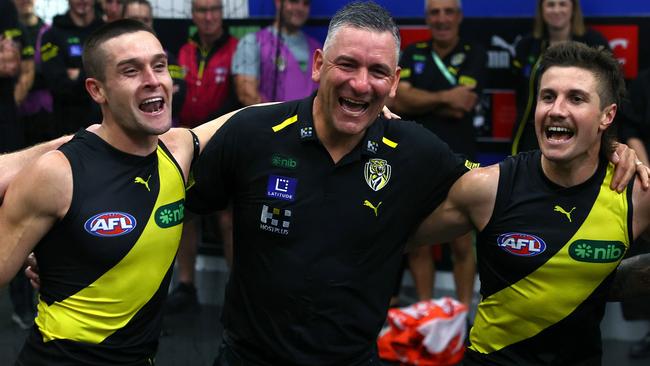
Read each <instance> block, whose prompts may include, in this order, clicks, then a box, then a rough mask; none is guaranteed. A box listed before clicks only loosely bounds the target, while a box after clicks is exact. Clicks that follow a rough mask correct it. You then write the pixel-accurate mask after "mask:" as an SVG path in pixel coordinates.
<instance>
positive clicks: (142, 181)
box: [133, 174, 151, 192]
mask: <svg viewBox="0 0 650 366" xmlns="http://www.w3.org/2000/svg"><path fill="white" fill-rule="evenodd" d="M149 179H151V174H150V175H149V178H147V180H144V179H142V178H140V177H135V180H134V181H133V183H140V184H142V185H144V187H145V188H146V189H147V191H149V192H151V190H150V189H149Z"/></svg>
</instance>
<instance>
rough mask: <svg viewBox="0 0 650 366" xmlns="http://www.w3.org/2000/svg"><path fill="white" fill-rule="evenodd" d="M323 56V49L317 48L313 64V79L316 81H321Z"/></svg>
mask: <svg viewBox="0 0 650 366" xmlns="http://www.w3.org/2000/svg"><path fill="white" fill-rule="evenodd" d="M323 57H324V55H323V50H321V49H317V50H316V52H314V58H313V60H312V64H311V79H312V80H313V81H314V82H316V83H318V82H320V71H321V70H320V69H321V67H323Z"/></svg>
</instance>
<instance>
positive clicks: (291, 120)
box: [273, 114, 298, 132]
mask: <svg viewBox="0 0 650 366" xmlns="http://www.w3.org/2000/svg"><path fill="white" fill-rule="evenodd" d="M297 121H298V115H297V114H296V115H295V116H292V117H289V118H287V119H285V120H284V122H282V123H280V124H279V125H275V126H273V132H278V131H280V130H281V129H283V128H285V127H287V126H289V125H290V124H292V123H296V122H297Z"/></svg>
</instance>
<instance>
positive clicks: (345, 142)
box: [312, 96, 363, 164]
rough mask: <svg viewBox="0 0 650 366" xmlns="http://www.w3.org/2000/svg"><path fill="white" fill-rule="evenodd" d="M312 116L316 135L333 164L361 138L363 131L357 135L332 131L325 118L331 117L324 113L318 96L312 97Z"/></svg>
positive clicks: (347, 152)
mask: <svg viewBox="0 0 650 366" xmlns="http://www.w3.org/2000/svg"><path fill="white" fill-rule="evenodd" d="M312 116H313V117H314V128H315V129H316V135H317V136H318V139H319V140H320V142H321V143H322V144H323V146H324V147H325V149H326V150H327V152H328V153H329V154H330V157H331V158H332V161H333V162H334V164H336V163H338V162H339V161H340V160H341V159H343V157H344V156H345V155H347V154H349V153H350V151H352V149H354V147H355V146H357V144H358V143H359V141H361V139H362V138H363V133H361V134H358V135H347V134H342V133H340V132H337V131H334V130H333V129H332V128H331V127H330V126H331V125H332V124H331V123H328V121H327V118H331V117H328V116H327V115H326V114H325V113H324V111H323V107H322V105H321V103H320V101H319V98H318V96H316V99H314V105H313V107H312Z"/></svg>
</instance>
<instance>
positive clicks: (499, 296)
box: [470, 164, 630, 353]
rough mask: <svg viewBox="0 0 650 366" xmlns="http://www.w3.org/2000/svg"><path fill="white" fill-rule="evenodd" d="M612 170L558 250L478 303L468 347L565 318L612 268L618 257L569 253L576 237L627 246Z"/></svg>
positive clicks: (500, 343)
mask: <svg viewBox="0 0 650 366" xmlns="http://www.w3.org/2000/svg"><path fill="white" fill-rule="evenodd" d="M612 173H613V168H612V165H611V164H610V165H609V166H608V168H607V175H606V177H605V179H604V180H603V183H602V184H601V186H600V192H599V193H598V197H597V198H596V201H595V202H594V206H593V208H592V209H591V211H590V212H589V215H588V216H587V218H586V220H585V222H584V223H583V224H582V226H581V227H580V228H579V229H578V231H577V232H576V233H575V234H574V235H573V237H572V238H571V239H570V240H569V241H568V242H567V243H566V244H565V245H564V247H563V248H562V249H561V250H560V251H559V252H558V253H557V254H555V255H554V256H553V257H552V258H550V259H549V260H548V262H546V263H545V264H544V265H543V266H541V267H540V268H538V269H537V270H536V271H535V272H533V273H531V274H530V275H528V276H526V277H524V278H522V279H521V280H519V281H518V282H516V283H514V284H512V285H511V286H509V287H507V288H505V289H503V290H501V291H499V292H497V293H495V294H493V295H490V296H488V297H487V298H485V299H483V300H482V301H481V303H480V304H479V307H478V311H477V314H476V319H475V321H474V327H473V328H472V331H471V333H470V341H471V344H472V345H471V347H470V348H471V349H472V350H474V351H477V352H480V353H491V352H495V351H498V350H500V349H502V348H504V347H507V346H509V345H511V344H514V343H517V342H520V341H522V340H525V339H528V338H531V337H533V336H535V335H536V334H538V333H539V332H541V331H543V330H544V329H546V328H548V327H549V326H551V325H553V324H556V323H557V322H559V321H560V320H562V319H564V318H566V317H567V316H569V315H570V314H571V313H572V312H573V311H574V310H575V309H576V308H577V307H578V306H579V305H580V304H581V303H582V302H583V301H584V300H585V299H586V298H588V297H589V296H590V295H591V293H592V292H593V291H594V290H595V289H596V288H597V287H598V286H599V285H600V284H601V283H602V281H603V280H604V279H605V278H606V277H607V276H609V275H610V273H611V272H612V271H614V270H615V269H616V267H617V266H618V264H619V263H620V259H619V260H618V261H615V262H610V263H588V262H580V261H576V260H574V259H572V258H571V256H570V255H569V246H570V245H571V243H573V242H574V241H576V240H579V239H588V240H611V241H620V242H622V243H624V244H625V247H626V248H629V244H630V238H629V237H628V221H627V220H628V202H627V194H626V192H623V193H621V194H618V193H617V192H615V191H612V190H611V189H610V188H609V182H610V181H611V178H612ZM626 191H627V189H626ZM621 257H622V256H621ZM479 260H480V258H479Z"/></svg>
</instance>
